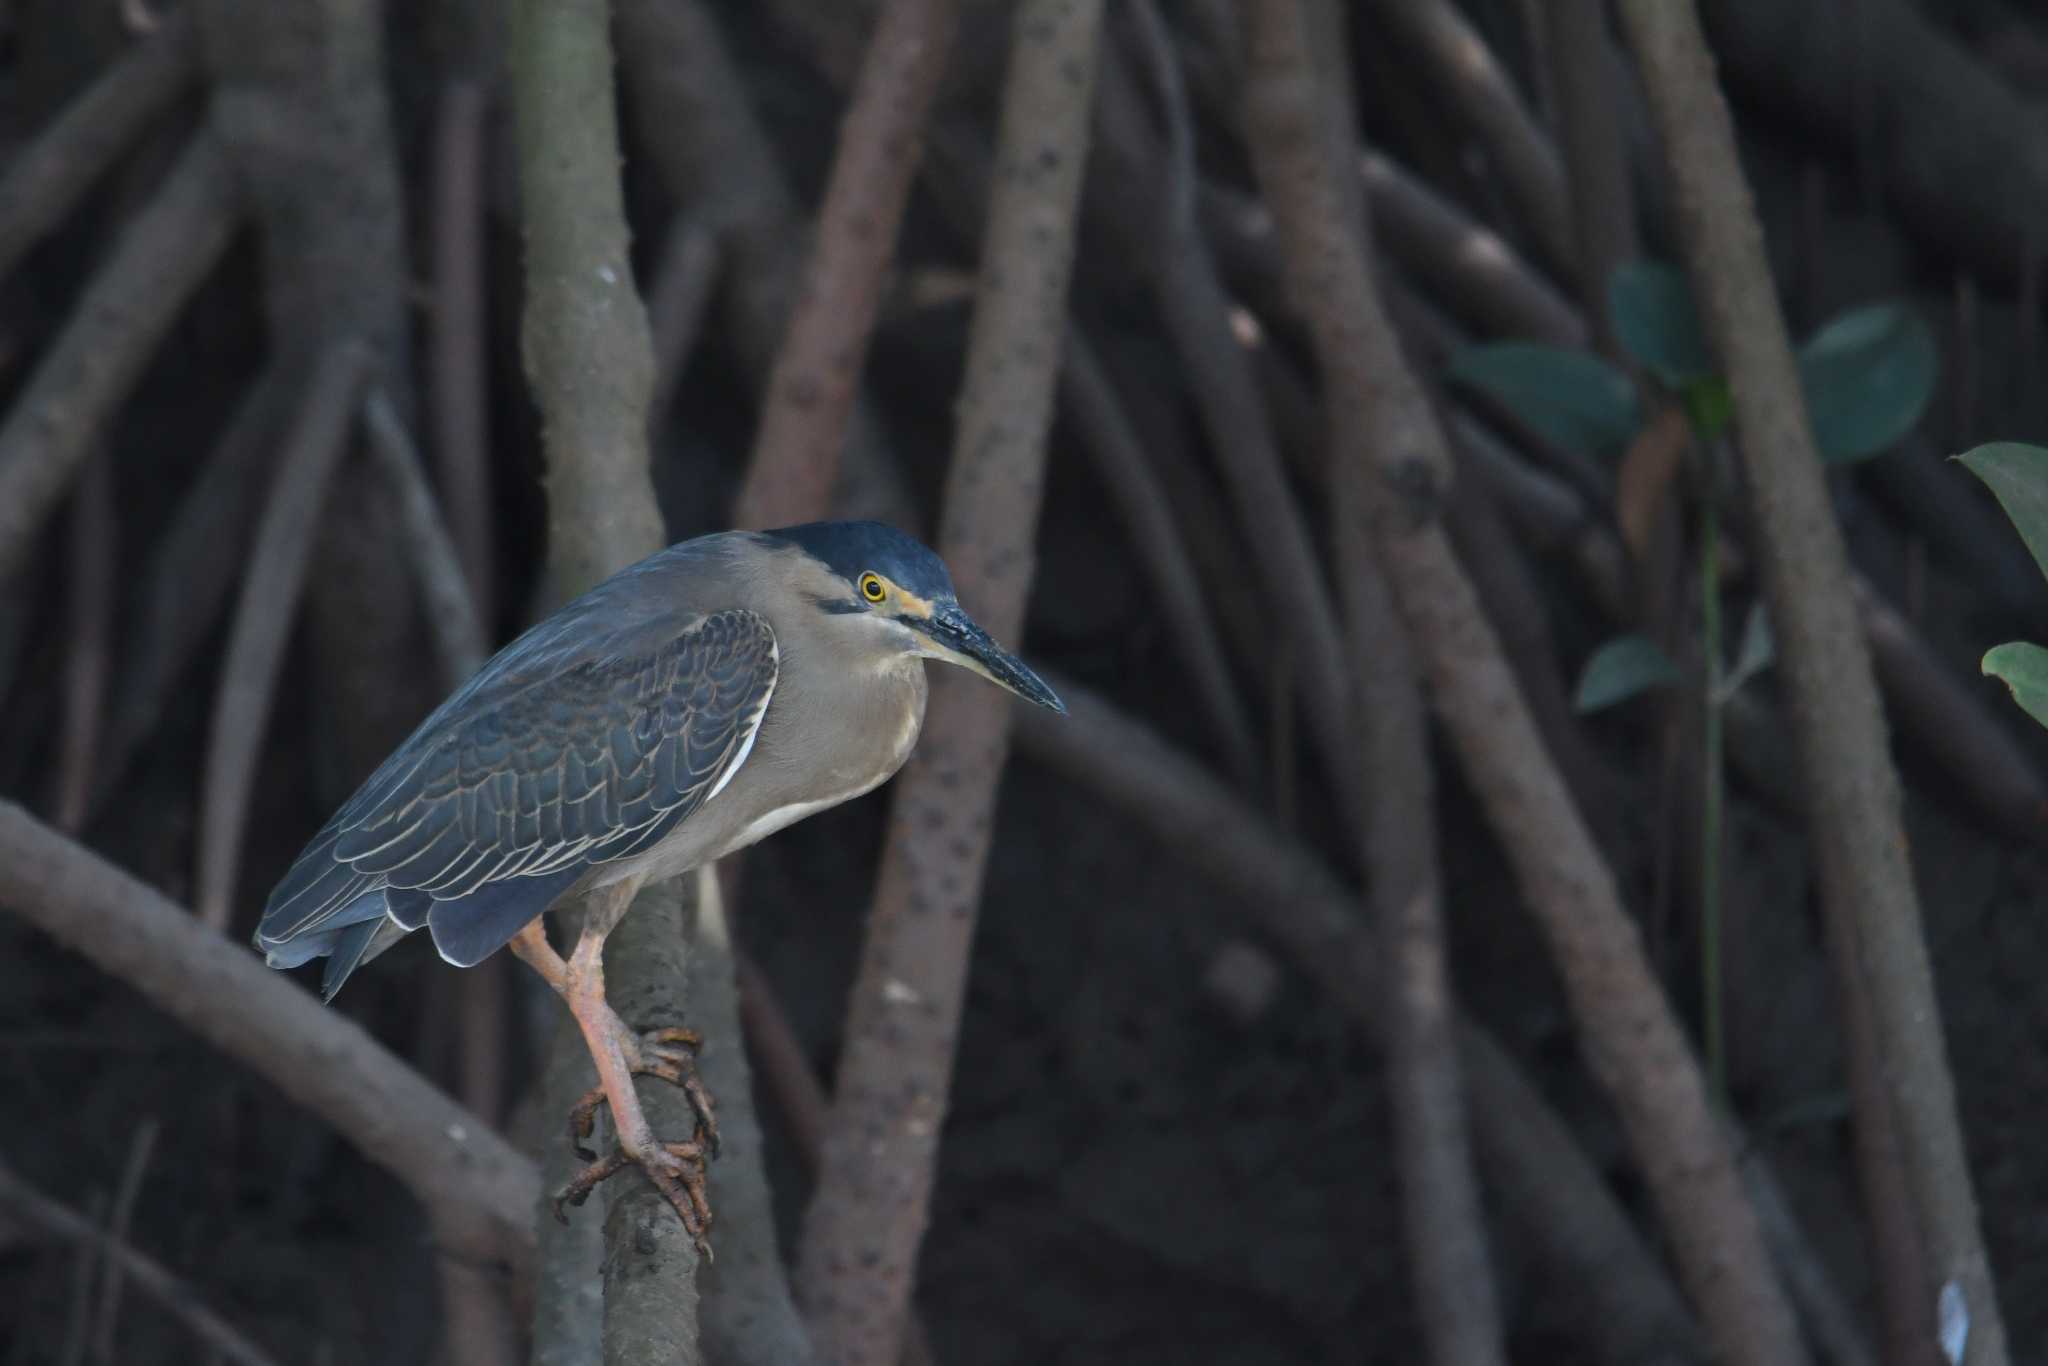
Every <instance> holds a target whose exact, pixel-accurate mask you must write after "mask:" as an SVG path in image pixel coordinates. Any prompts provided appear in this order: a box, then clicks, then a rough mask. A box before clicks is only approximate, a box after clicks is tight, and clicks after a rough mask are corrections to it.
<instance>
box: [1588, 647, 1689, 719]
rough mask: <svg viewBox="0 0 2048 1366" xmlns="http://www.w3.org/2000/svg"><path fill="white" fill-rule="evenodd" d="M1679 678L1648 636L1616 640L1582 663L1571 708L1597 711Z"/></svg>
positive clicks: (1669, 660)
mask: <svg viewBox="0 0 2048 1366" xmlns="http://www.w3.org/2000/svg"><path fill="white" fill-rule="evenodd" d="M1683 677H1684V675H1682V674H1680V673H1679V672H1678V666H1677V665H1676V664H1673V663H1672V662H1671V657H1670V656H1669V655H1667V654H1665V653H1664V652H1663V651H1662V650H1660V649H1658V648H1657V642H1656V641H1654V640H1651V639H1650V638H1649V637H1648V636H1617V637H1615V638H1614V639H1613V640H1610V641H1608V642H1607V643H1606V644H1605V645H1602V646H1601V647H1600V648H1599V649H1597V650H1595V651H1593V657H1592V658H1591V659H1589V660H1587V661H1586V670H1585V672H1584V673H1582V674H1580V675H1579V690H1578V692H1577V694H1576V695H1575V696H1574V697H1573V698H1572V706H1573V707H1574V708H1576V709H1577V710H1579V711H1580V712H1589V711H1599V710H1600V709H1601V708H1602V707H1611V706H1613V705H1614V704H1615V703H1617V702H1625V701H1627V700H1628V699H1629V698H1631V697H1634V696H1635V695H1636V694H1637V693H1639V692H1643V691H1645V690H1647V689H1650V688H1660V687H1666V686H1669V685H1670V684H1673V683H1676V682H1678V681H1679V680H1680V679H1681V678H1683Z"/></svg>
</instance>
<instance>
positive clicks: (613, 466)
mask: <svg viewBox="0 0 2048 1366" xmlns="http://www.w3.org/2000/svg"><path fill="white" fill-rule="evenodd" d="M510 4H511V14H512V22H511V33H510V40H509V45H508V48H507V52H506V58H507V65H508V67H509V72H510V77H511V81H512V91H513V100H512V103H513V110H514V116H515V119H516V122H517V125H518V143H519V198H520V205H521V210H522V211H521V214H520V222H521V224H522V226H523V228H524V232H525V238H526V276H525V279H526V303H525V310H524V312H523V314H522V315H521V318H520V327H519V338H520V347H521V351H522V354H523V355H524V357H525V361H526V376H527V380H528V382H529V383H531V384H532V386H533V394H534V399H535V401H536V403H537V404H538V405H539V407H540V412H541V423H542V441H543V445H544V448H545V452H546V458H547V489H548V571H549V575H550V577H551V579H552V580H553V591H554V592H555V593H557V594H558V595H560V596H561V597H563V598H567V597H571V596H574V595H575V594H577V593H580V592H582V591H583V590H584V589H586V588H588V587H590V586H591V585H592V584H594V583H596V582H597V581H598V580H599V579H602V578H604V577H605V576H606V575H607V574H610V573H612V572H613V571H614V570H617V569H622V568H624V567H625V566H626V565H628V564H631V563H632V562H633V561H634V560H637V559H639V558H641V557H642V556H645V555H648V554H651V553H653V552H654V551H656V550H658V549H660V548H661V544H662V539H663V533H662V526H661V512H660V509H659V508H658V506H657V505H656V503H655V501H654V483H653V480H652V479H651V478H650V477H649V476H648V472H647V404H648V398H649V395H650V393H651V392H652V389H653V383H654V350H653V342H652V341H651V339H650V338H649V335H648V330H647V314H646V312H645V310H643V309H642V308H641V306H640V298H639V295H638V294H636V293H635V292H634V289H633V269H632V266H631V264H630V263H629V262H628V260H627V257H626V249H627V241H628V237H627V231H626V208H625V194H624V191H623V189H622V188H621V186H620V183H619V129H618V117H617V114H616V113H615V109H616V103H615V100H614V97H613V94H612V45H611V30H610V16H609V13H608V7H607V6H606V5H605V3H604V0H559V2H556V0H510Z"/></svg>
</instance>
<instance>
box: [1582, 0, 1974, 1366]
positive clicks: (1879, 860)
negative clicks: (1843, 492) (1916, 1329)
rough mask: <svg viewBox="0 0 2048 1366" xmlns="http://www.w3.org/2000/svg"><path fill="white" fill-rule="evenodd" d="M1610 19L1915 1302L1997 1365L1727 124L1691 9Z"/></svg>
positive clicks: (1887, 791) (1878, 786)
mask: <svg viewBox="0 0 2048 1366" xmlns="http://www.w3.org/2000/svg"><path fill="white" fill-rule="evenodd" d="M1622 19H1623V23H1624V26H1625V28H1626V30H1627V33H1628V38H1629V44H1630V46H1631V48H1633V50H1634V52H1635V56H1636V61H1637V62H1638V63H1639V65H1640V66H1641V69H1642V73H1643V83H1644V86H1645V88H1646V89H1647V91H1648V94H1649V100H1650V110H1651V113H1652V116H1653V118H1654V121H1655V123H1656V126H1657V132H1658V137H1659V140H1660V141H1661V143H1662V144H1663V150H1664V155H1665V159H1666V164H1667V167H1668V169H1669V172H1670V175H1671V177H1672V182H1673V184H1674V186H1675V188H1676V199H1677V219H1678V225H1679V229H1680V237H1681V241H1682V243H1683V245H1684V248H1685V256H1686V261H1687V265H1688V268H1689V270H1690V273H1691V275H1692V278H1693V281H1694V296H1695V297H1696V298H1697V299H1698V300H1699V303H1700V307H1701V313H1702V321H1703V322H1704V323H1705V325H1706V331H1707V335H1708V338H1709V340H1710V341H1711V342H1712V343H1713V345H1714V350H1715V354H1716V355H1717V357H1718V358H1719V359H1720V361H1721V365H1722V369H1723V372H1724V373H1726V374H1727V376H1728V383H1729V389H1730V392H1731V393H1732V395H1733V397H1734V401H1735V430H1736V434H1737V436H1738V437H1739V439H1740V441H1741V445H1742V450H1743V453H1744V455H1745V456H1746V460H1745V462H1744V470H1745V473H1746V475H1747V492H1748V500H1749V506H1750V511H1751V514H1752V516H1753V517H1754V519H1755V527H1756V532H1755V534H1756V538H1757V551H1758V558H1759V560H1760V561H1761V565H1762V569H1763V580H1764V591H1765V596H1766V600H1767V601H1768V602H1769V604H1770V611H1771V624H1772V626H1773V627H1774V628H1775V630H1776V634H1777V638H1778V642H1779V657H1780V661H1781V663H1780V669H1781V673H1782V675H1783V677H1784V680H1785V684H1786V691H1787V693H1788V696H1789V699H1790V702H1791V706H1792V714H1793V734H1794V737H1795V739H1796V742H1797V745H1798V752H1799V757H1800V767H1801V770H1802V771H1803V773H1804V774H1805V779H1806V789H1807V791H1808V793H1809V794H1810V797H1809V802H1808V811H1809V829H1810V831H1811V835H1812V839H1813V842H1814V845H1815V848H1816V852H1817V860H1818V863H1819V870H1820V884H1821V907H1822V914H1823V917H1824V920H1825V923H1826V925H1827V929H1828V940H1829V944H1830V948H1831V950H1832V951H1833V960H1834V966H1835V970H1836V971H1837V972H1838V973H1840V974H1848V973H1861V974H1864V975H1865V978H1866V980H1867V982H1868V984H1869V988H1870V989H1869V993H1868V999H1869V1001H1870V1004H1871V1007H1872V1010H1871V1013H1872V1015H1873V1017H1874V1023H1875V1026H1876V1029H1875V1034H1876V1038H1875V1042H1876V1044H1877V1055H1878V1056H1879V1057H1881V1058H1882V1059H1883V1060H1884V1065H1883V1067H1882V1069H1881V1070H1882V1075H1883V1077H1884V1079H1885V1081H1886V1083H1887V1085H1888V1088H1889V1091H1890V1099H1891V1107H1892V1112H1893V1113H1892V1116H1891V1118H1892V1119H1894V1120H1896V1122H1897V1126H1898V1134H1899V1139H1900V1147H1901V1150H1902V1155H1903V1157H1904V1162H1905V1168H1906V1184H1907V1188H1908V1190H1909V1191H1910V1192H1911V1194H1912V1198H1913V1204H1914V1209H1915V1212H1916V1214H1917V1215H1918V1222H1919V1227H1920V1233H1921V1236H1922V1237H1923V1238H1924V1239H1925V1240H1926V1243H1927V1250H1928V1261H1929V1266H1928V1271H1929V1273H1930V1278H1929V1283H1928V1284H1927V1285H1926V1286H1925V1287H1923V1289H1922V1294H1923V1295H1924V1297H1925V1298H1924V1303H1926V1304H1928V1305H1929V1306H1932V1305H1933V1303H1934V1302H1935V1300H1936V1299H1937V1297H1938V1296H1940V1295H1941V1294H1942V1292H1943V1291H1944V1290H1945V1289H1946V1288H1947V1287H1950V1286H1954V1287H1955V1288H1956V1289H1957V1290H1959V1291H1960V1292H1961V1295H1962V1299H1963V1304H1964V1306H1965V1308H1966V1311H1967V1313H1968V1316H1969V1325H1970V1328H1969V1339H1968V1355H1967V1356H1966V1357H1965V1358H1964V1361H1965V1362H1966V1363H1968V1366H2003V1363H2004V1362H2005V1361H2006V1360H2007V1349H2006V1342H2005V1325H2004V1323H2003V1321H2002V1319H2001V1317H2000V1314H1999V1308H1998V1299H1997V1291H1996V1287H1995V1285H1994V1283H1993V1281H1992V1276H1991V1265H1990V1260H1989V1258H1988V1257H1987V1256H1986V1255H1985V1251H1984V1244H1983V1239H1982V1234H1981V1233H1980V1231H1979V1228H1978V1223H1977V1202H1976V1196H1975V1194H1974V1193H1973V1191H1972V1189H1971V1182H1970V1169H1969V1162H1968V1156H1967V1153H1966V1151H1965V1149H1964V1146H1963V1137H1962V1130H1961V1126H1960V1124H1959V1123H1958V1120H1957V1116H1956V1100H1955V1083H1954V1080H1953V1078H1952V1077H1951V1076H1950V1073H1949V1068H1948V1059H1947V1056H1946V1049H1945V1045H1944V1042H1943V1031H1942V1024H1941V1007H1940V1002H1939V1000H1938V999H1937V998H1936V996H1935V992H1934V974H1933V969H1932V967H1931V966H1930V965H1929V963H1928V954H1927V943H1926V940H1925V938H1924V937H1923V934H1922V930H1921V925H1920V908H1919V903H1918V899H1917V895H1916V893H1915V890H1914V883H1913V869H1912V864H1911V860H1910V859H1909V857H1908V855H1907V850H1906V832H1905V828H1904V825H1903V822H1902V818H1901V813H1900V810H1899V802H1900V797H1899V780H1898V775H1897V773H1896V772H1895V771H1894V770H1893V767H1892V759H1891V750H1890V747H1889V745H1888V743H1887V740H1886V733H1885V721H1884V713H1883V710H1882V708H1881V706H1880V705H1879V700H1878V693H1877V684H1876V680H1875V678H1874V677H1873V674H1872V669H1871V659H1870V647H1869V642H1868V640H1867V639H1866V638H1865V634H1864V631H1863V629H1862V626H1861V624H1860V623H1859V621H1858V619H1857V610H1856V599H1855V593H1854V590H1853V586H1852V582H1851V579H1850V573H1849V564H1848V556H1847V553H1846V551H1845V550H1844V548H1843V545H1842V535H1841V530H1840V528H1839V527H1837V526H1836V524H1835V519H1834V514H1833V510H1832V507H1831V506H1830V503H1829V499H1828V492H1827V482H1826V479H1825V477H1824V474H1823V471H1822V468H1821V464H1820V458H1819V456H1818V455H1817V454H1816V452H1815V450H1814V445H1813V434H1812V431H1811V429H1810V428H1809V427H1808V425H1807V415H1806V402H1805V399H1804V397H1803V395H1802V393H1801V391H1800V382H1799V372H1798V369H1797V367H1796V365H1795V363H1794V361H1793V357H1792V346H1791V342H1790V340H1789V339H1788V337H1787V336H1786V331H1785V320H1784V316H1783V315H1782V314H1781V313H1780V311H1779V309H1778V303H1777V298H1776V295H1775V293H1774V291H1773V286H1772V281H1771V273H1770V268H1769V265H1768V263H1767V262H1766V261H1765V259H1764V253H1763V243H1762V240H1761V236H1762V235H1761V232H1760V230H1759V228H1758V224H1757V219H1756V210H1755V208H1754V206H1753V205H1752V203H1751V201H1750V196H1749V191H1748V187H1747V184H1746V182H1745V180H1744V178H1743V174H1742V167H1741V164H1740V162H1739V160H1738V159H1737V154H1736V147H1735V130H1734V126H1733V124H1732V122H1731V120H1730V118H1729V115H1728V109H1727V105H1726V104H1725V103H1724V102H1723V100H1722V97H1721V92H1720V88H1719V87H1718V86H1717V85H1716V83H1715V78H1714V70H1713V59H1712V57H1711V56H1710V55H1709V54H1708V51H1707V45H1706V39H1705V37H1704V36H1703V35H1702V34H1701V32H1700V27H1699V16H1698V14H1697V13H1696V12H1695V11H1694V8H1693V6H1692V4H1691V3H1689V0H1685V2H1681V0H1627V2H1626V3H1624V4H1623V6H1622ZM1863 1122H1864V1123H1869V1122H1871V1121H1870V1120H1869V1119H1868V1118H1866V1119H1865V1120H1864V1121H1863Z"/></svg>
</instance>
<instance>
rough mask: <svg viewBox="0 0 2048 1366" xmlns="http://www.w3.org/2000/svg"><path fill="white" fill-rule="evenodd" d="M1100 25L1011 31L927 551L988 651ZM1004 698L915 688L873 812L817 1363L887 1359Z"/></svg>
mask: <svg viewBox="0 0 2048 1366" xmlns="http://www.w3.org/2000/svg"><path fill="white" fill-rule="evenodd" d="M1102 10H1103V6H1102V4H1101V0H1026V2H1025V3H1023V4H1021V5H1019V6H1018V7H1017V8H1016V10H1015V16H1014V19H1013V21H1012V30H1011V33H1012V44H1011V52H1010V69H1009V75H1008V78H1007V80H1006V82H1005V89H1004V94H1003V108H1002V116H1001V120H1000V124H999V130H998V136H997V147H998V152H997V158H996V166H997V178H996V183H995V186H994V188H993V190H992V192H991V194H990V198H989V215H988V228H987V231H986V233H985V234H984V238H983V247H982V262H981V275H980V281H979V285H978V287H977V290H976V300H975V309H974V321H973V325H972V328H971V331H970V334H969V339H968V349H967V361H966V374H965V377H964V379H963V381H962V386H961V396H960V402H959V424H958V430H957V433H956V436H955V440H954V447H953V458H952V464H951V466H950V468H949V471H948V475H947V483H946V495H945V503H944V514H943V518H942V521H941V524H940V533H939V551H940V554H941V555H942V556H943V557H944V558H945V560H946V562H947V564H948V565H949V566H950V568H951V569H952V572H953V578H954V580H955V582H956V583H957V584H958V585H959V588H960V592H961V594H962V596H963V597H964V598H965V599H966V600H967V601H968V602H971V603H972V604H973V605H974V611H975V613H976V615H977V616H978V617H979V618H980V619H981V621H982V622H983V623H984V624H985V625H986V626H987V627H988V628H989V629H990V631H992V632H993V633H994V634H995V635H996V636H998V637H999V638H1003V639H1011V640H1014V639H1016V637H1017V635H1018V634H1019V631H1020V630H1021V628H1022V626H1023V622H1024V605H1025V598H1026V595H1027V593H1028V592H1029V589H1030V585H1031V575H1032V569H1033V564H1034V555H1033V551H1032V543H1033V539H1034V534H1035V531H1036V528H1037V524H1038V505H1039V495H1040V490H1041V487H1042V485H1043V481H1044V471H1045V440H1046V435H1047V432H1048V430H1049V428H1050V426H1051V424H1052V416H1053V400H1054V391H1055V387H1056V385H1057V383H1058V379H1059V354H1060V339H1061V337H1062V335H1063V333H1064V331H1065V322H1066V308H1067V301H1066V294H1067V282H1068V276H1069V271H1070V268H1071V265H1072V257H1073V248H1074V228H1075V215H1076V210H1077V208H1078V204H1079V200H1080V193H1081V182H1082V175H1083V170H1084V167H1085V166H1086V163H1087V156H1088V124H1089V117H1090V112H1091V107H1092V104H1093V100H1092V98H1091V95H1092V91H1093V87H1094V82H1095V73H1096V67H1097V64H1098V61H1099V57H1098V44H1099V39H1100V31H1101V21H1102ZM1010 701H1011V699H1010V698H1008V697H1007V696H1005V695H1004V694H1003V693H1001V692H999V691H996V690H993V689H990V688H988V687H986V686H985V685H983V684H981V683H980V682H979V681H978V680H974V679H970V678H967V677H965V676H964V675H962V676H955V677H943V676H942V677H939V678H935V679H933V680H932V697H931V704H930V708H929V710H928V712H927V714H926V718H925V723H924V731H923V735H922V738H921V740H920V742H919V745H918V748H917V750H916V751H915V753H914V754H913V755H912V756H911V759H910V762H909V763H908V765H906V767H905V770H904V772H903V775H902V776H901V777H900V778H899V779H898V780H897V783H896V791H895V798H894V800H893V802H892V803H891V806H890V821H889V835H888V839H887V842H886V844H885V846H884V848H883V853H882V870H881V874H880V877H879V879H878V881H877V885H876V889H875V902H874V907H873V910H872V911H871V912H870V914H869V919H868V929H867V939H866V944H865V948H864V951H863V954H862V960H861V967H860V973H859V976H858V978H857V980H856V981H855V984H854V987H853V992H852V999H851V1003H850V1005H849V1008H848V1013H847V1024H846V1033H845V1040H846V1042H845V1045H844V1051H843V1052H842V1054H841V1060H840V1065H839V1074H838V1078H837V1084H836V1088H835V1102H834V1117H833V1118H834V1123H833V1127H832V1130H831V1132H829V1133H828V1134H827V1136H826V1143H825V1160H824V1164H823V1168H822V1171H821V1174H820V1179H819V1182H818V1190H817V1193H816V1195H815V1197H814V1198H813V1200H812V1202H811V1206H810V1210H809V1212H808V1214H807V1216H806V1218H805V1223H804V1237H803V1243H802V1247H801V1250H800V1254H799V1258H798V1271H799V1274H798V1286H799V1291H800V1294H801V1297H802V1301H803V1304H804V1308H805V1312H806V1315H807V1316H808V1318H809V1319H810V1322H811V1324H812V1330H813V1333H814V1335H815V1338H816V1341H817V1344H818V1348H819V1352H820V1354H821V1355H822V1356H825V1357H827V1358H829V1359H831V1360H833V1361H835V1362H840V1363H845V1366H894V1363H895V1362H896V1360H897V1356H898V1354H899V1353H900V1352H901V1350H902V1340H903V1321H904V1315H905V1310H906V1309H907V1307H908V1305H909V1302H910V1292H911V1287H912V1283H913V1279H914V1275H915V1267H916V1261H917V1249H918V1244H919V1242H920V1241H921V1239H922V1237H923V1234H924V1227H925V1220H926V1215H927V1211H928V1209H929V1203H930V1199H931V1189H932V1183H933V1179H934V1177H935V1175H936V1165H937V1156H938V1142H939V1134H940V1130H941V1121H942V1120H943V1117H944V1114H945V1108H946V1095H947V1090H948V1087H949V1083H950V1080H951V1073H952V1064H953V1053H954V1046H955V1042H956V1035H957V1031H958V1028H959V1018H960V1009H961V1005H962V1001H963V998H964V997H965V994H966V992H965V978H966V974H967V962H968V945H969V942H970V939H971V936H972V934H973V929H974V919H975V911H976V908H977V905H978V902H979V900H980V890H981V880H982V874H983V870H984V867H985V862H986V858H987V853H988V841H989V835H990V829H991V824H992V817H993V809H994V806H995V796H996V783H997V780H998V779H999V778H1000V777H1001V773H1002V764H1003V757H1004V754H1005V752H1006V750H1007V748H1008V744H1007V736H1008V713H1009V709H1010Z"/></svg>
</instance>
